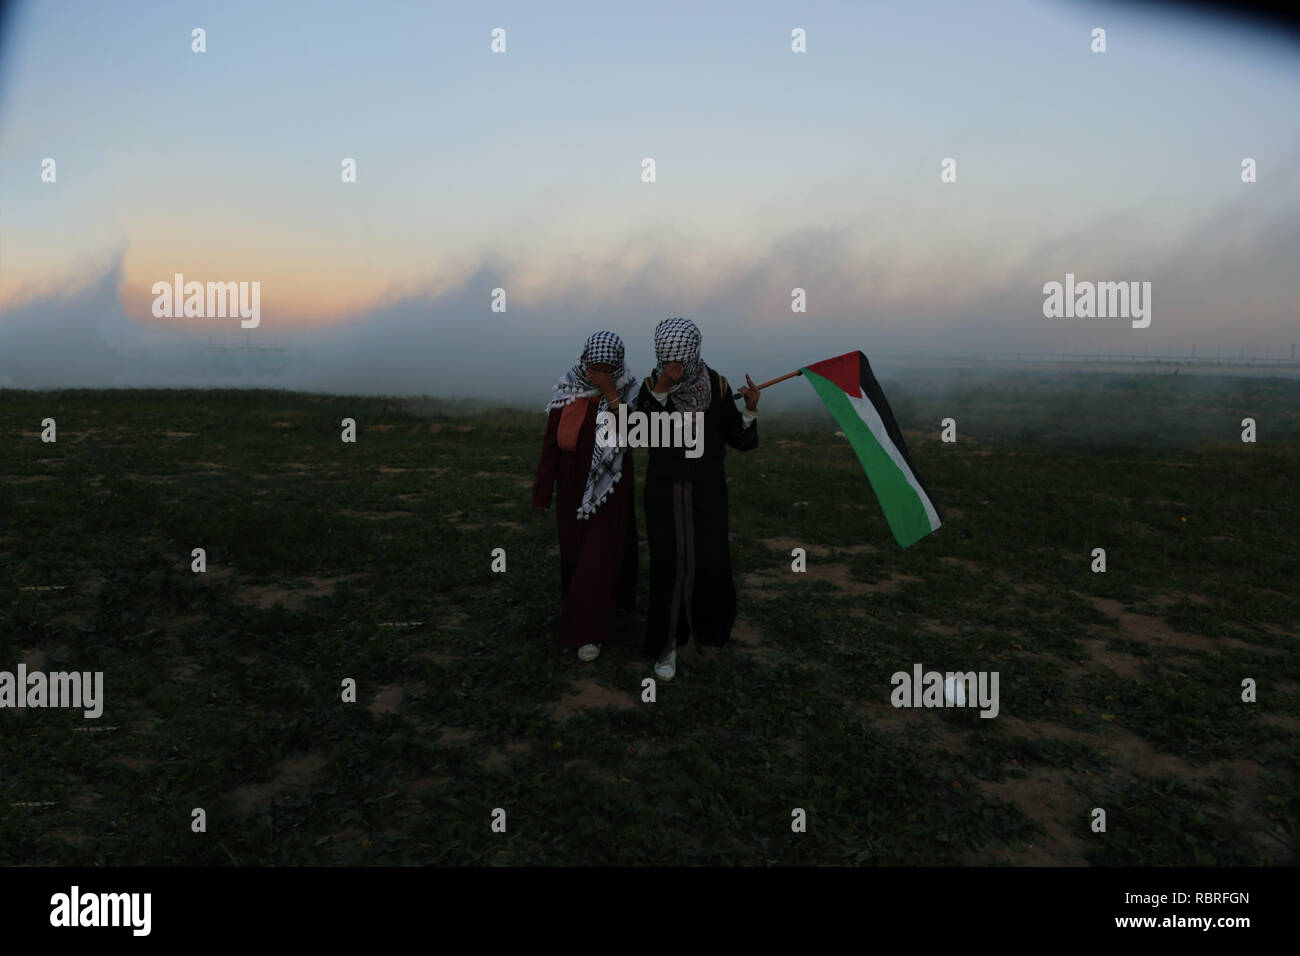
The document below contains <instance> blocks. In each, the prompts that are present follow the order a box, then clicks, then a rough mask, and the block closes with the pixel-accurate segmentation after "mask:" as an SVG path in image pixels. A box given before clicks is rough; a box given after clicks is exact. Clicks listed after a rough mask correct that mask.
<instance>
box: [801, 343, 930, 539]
mask: <svg viewBox="0 0 1300 956" xmlns="http://www.w3.org/2000/svg"><path fill="white" fill-rule="evenodd" d="M799 371H800V372H802V373H803V375H804V377H805V378H807V379H808V381H810V382H812V387H813V388H815V389H816V390H817V394H818V395H819V396H821V400H822V401H823V402H825V403H826V407H827V408H829V409H830V411H831V414H832V415H834V416H835V420H836V421H837V422H839V425H840V428H842V429H843V430H844V434H845V436H846V437H847V438H848V440H849V444H850V445H852V446H853V450H854V451H855V452H857V455H858V461H860V462H862V467H863V468H865V469H866V472H867V478H868V479H869V480H870V481H871V487H872V489H873V490H874V491H875V492H876V497H877V498H878V499H879V500H880V507H881V508H882V509H883V510H884V512H885V520H886V521H888V522H889V530H890V531H892V532H893V533H894V540H895V541H897V542H898V543H899V544H900V545H902V546H903V547H904V548H906V547H907V546H908V545H911V544H915V543H916V542H917V541H919V540H920V539H921V538H924V537H925V536H926V535H927V534H929V533H930V532H931V531H935V530H937V529H938V528H939V525H940V524H942V522H941V521H940V520H939V512H938V511H937V510H936V509H935V507H934V502H933V501H932V500H931V499H930V493H929V492H928V491H926V490H925V485H923V484H921V478H920V476H919V475H917V473H916V468H915V467H914V466H913V465H912V459H911V458H910V457H908V454H907V445H905V444H904V443H903V433H902V432H901V431H899V428H898V422H896V421H894V413H893V412H892V411H890V410H889V402H887V401H885V393H884V392H882V391H881V390H880V383H879V382H877V381H876V377H875V376H874V375H872V374H871V365H870V364H869V363H868V362H867V357H866V356H865V355H863V354H862V353H861V352H846V353H845V354H843V355H840V356H837V357H835V358H830V359H826V361H824V362H815V363H814V364H812V365H809V366H807V367H806V368H801V369H800V370H799Z"/></svg>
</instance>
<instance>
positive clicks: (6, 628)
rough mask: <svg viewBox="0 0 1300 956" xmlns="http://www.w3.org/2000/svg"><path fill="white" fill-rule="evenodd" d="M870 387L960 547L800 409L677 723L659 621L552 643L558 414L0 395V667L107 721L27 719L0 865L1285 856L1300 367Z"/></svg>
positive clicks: (0, 753) (778, 441) (12, 741)
mask: <svg viewBox="0 0 1300 956" xmlns="http://www.w3.org/2000/svg"><path fill="white" fill-rule="evenodd" d="M780 387H781V388H806V386H804V385H802V384H800V383H798V382H795V383H792V384H790V385H783V386H780ZM885 388H886V394H888V395H890V396H891V398H892V399H893V400H894V403H895V411H896V412H897V414H898V417H899V419H900V421H901V422H902V423H903V426H904V428H905V429H910V430H909V431H908V440H909V444H910V448H911V452H912V456H913V458H914V459H915V461H916V463H917V467H918V469H919V470H920V472H921V474H922V476H923V477H924V479H925V481H926V483H927V484H928V485H929V487H930V489H931V491H932V493H933V494H934V496H935V498H936V499H937V501H938V503H939V507H940V509H941V511H943V513H944V516H945V519H946V524H945V527H944V528H942V529H941V530H940V531H939V532H938V533H936V534H934V535H932V536H930V537H929V538H926V539H924V540H922V541H921V542H920V543H918V544H917V545H915V546H914V547H912V548H910V549H908V550H905V551H904V550H901V549H899V548H898V547H897V546H896V545H895V544H894V542H893V539H892V537H891V536H890V535H889V532H888V529H887V527H886V526H885V524H884V520H883V518H882V516H881V514H880V511H879V508H878V506H877V504H876V502H875V499H874V496H873V495H872V493H871V490H870V487H869V485H868V483H867V480H866V478H865V476H864V475H863V473H862V470H861V468H860V466H859V465H858V464H857V461H856V459H855V458H854V457H853V455H852V453H851V451H850V449H849V448H848V446H847V444H846V443H845V442H844V440H843V439H842V438H839V437H836V436H835V434H834V431H835V425H834V423H833V422H832V421H831V420H830V418H829V416H828V415H826V414H825V413H817V414H810V415H799V416H794V415H789V416H786V417H784V418H782V417H781V416H779V415H777V414H775V412H776V411H777V410H778V409H779V408H780V401H779V394H780V393H779V392H778V391H777V390H776V389H773V391H772V394H771V397H770V398H765V401H764V414H765V417H763V418H762V419H761V423H760V426H759V427H760V429H761V432H760V434H761V445H760V448H759V449H758V450H756V451H754V452H750V453H748V454H745V455H739V454H735V453H733V454H731V455H729V456H728V471H729V476H730V488H731V504H732V514H731V520H732V530H733V540H732V547H733V560H734V563H735V566H736V571H737V578H738V585H739V586H740V616H741V620H740V622H739V624H738V626H737V629H736V632H735V635H734V640H733V643H732V645H731V646H729V647H727V648H725V649H722V650H721V651H719V650H716V649H714V650H710V651H708V652H707V653H706V654H705V655H704V656H700V655H699V654H697V652H696V650H695V649H694V647H691V648H689V649H688V650H687V651H686V652H685V653H684V654H683V655H682V656H681V662H680V665H679V673H678V678H677V680H675V681H674V682H672V683H671V684H660V685H659V688H658V700H657V701H656V702H655V703H643V702H642V701H641V681H642V679H643V678H645V677H646V676H648V675H649V665H648V662H646V661H643V660H641V659H640V657H639V649H640V641H641V636H642V626H643V625H642V620H641V618H640V617H639V616H638V615H636V614H628V615H626V616H622V617H620V619H619V625H618V630H619V633H620V634H621V635H622V636H621V639H620V640H617V641H615V642H613V643H611V644H610V645H607V647H606V649H605V653H604V654H602V656H601V657H600V658H599V659H598V660H597V661H595V662H593V663H590V664H583V663H581V662H579V661H578V660H577V658H576V657H575V656H573V655H572V652H570V653H568V654H564V653H562V652H561V651H559V650H558V649H557V648H556V647H555V645H554V643H553V631H554V627H555V624H556V619H557V617H558V590H559V587H558V585H559V568H558V559H557V554H556V547H555V528H554V523H553V522H554V519H553V517H547V518H542V517H539V516H536V515H534V514H533V513H532V511H531V509H530V507H529V501H528V494H529V492H528V489H529V488H530V487H531V483H532V475H533V469H534V467H535V465H536V460H537V454H538V451H539V449H540V439H541V430H542V427H543V424H544V418H543V416H542V414H541V413H540V412H535V411H534V412H520V411H501V410H496V411H484V410H481V409H476V408H472V407H468V406H464V405H454V404H448V403H441V402H435V401H432V400H406V399H402V400H394V399H376V398H351V397H333V396H330V397H324V396H314V395H303V394H293V393H285V392H268V391H221V392H217V391H73V392H45V393H34V392H16V391H6V392H0V447H3V449H4V451H3V455H2V456H0V670H10V671H12V670H14V669H15V667H16V665H17V664H18V663H19V662H26V664H27V665H28V667H29V668H30V669H44V670H51V671H52V670H69V669H75V670H79V671H103V672H104V681H105V698H106V705H105V709H104V714H103V716H102V717H101V718H100V719H98V720H86V719H84V718H83V717H82V716H81V712H80V711H70V710H54V709H45V710H0V863H4V864H77V865H80V864H94V865H100V864H216V865H234V864H237V865H245V866H247V865H269V864H274V865H299V864H393V863H397V864H425V863H434V864H461V863H484V864H524V865H527V864H584V863H608V864H642V863H687V864H691V863H700V864H808V863H812V864H831V865H834V864H854V865H857V864H868V865H875V864H884V865H915V864H974V865H984V864H1011V865H1023V864H1066V865H1087V864H1092V865H1112V864H1137V865H1170V864H1199V865H1213V864H1219V865H1234V864H1235V865H1254V864H1283V863H1296V862H1297V861H1298V860H1300V824H1298V823H1297V821H1298V820H1300V786H1298V784H1297V776H1296V754H1297V752H1300V746H1298V744H1300V740H1298V736H1297V729H1298V728H1300V721H1298V719H1297V718H1300V659H1298V657H1297V653H1296V651H1297V635H1298V634H1300V588H1297V581H1300V545H1298V544H1297V535H1296V531H1297V528H1296V515H1297V511H1298V508H1300V487H1298V485H1297V482H1298V480H1300V416H1298V415H1297V410H1300V385H1298V384H1297V383H1294V382H1291V383H1288V382H1282V381H1275V380H1257V381H1240V382H1228V381H1222V380H1216V381H1214V382H1206V381H1190V380H1188V379H1187V378H1185V377H1184V378H1182V379H1181V380H1179V379H1177V378H1127V377H1113V376H1101V375H1096V376H1080V377H1068V378H1063V377H1060V376H1056V377H1053V378H1050V379H1049V378H1047V377H1043V376H1035V375H1022V376H1004V377H999V378H996V379H990V378H981V377H979V376H976V375H969V376H961V377H956V378H950V379H948V380H945V382H944V383H943V384H942V388H943V390H942V392H939V391H927V390H926V389H924V388H922V387H921V386H920V385H919V384H917V383H913V382H908V383H902V384H900V383H890V382H888V381H887V382H886V383H885ZM927 396H928V397H927ZM1247 415H1250V416H1252V417H1255V418H1256V420H1257V421H1258V423H1259V435H1260V437H1259V441H1258V442H1257V443H1256V444H1244V443H1242V442H1241V441H1240V437H1239V436H1240V431H1241V427H1240V421H1241V419H1242V418H1243V417H1245V416H1247ZM948 416H951V417H953V418H955V419H956V420H957V426H958V441H957V442H956V443H955V444H945V443H942V442H940V440H939V421H940V419H941V418H943V417H948ZM46 417H53V418H55V419H56V421H57V428H58V441H57V443H54V444H47V443H43V442H42V441H41V440H40V437H39V436H40V423H41V420H42V419H44V418H46ZM344 417H351V418H354V419H355V420H356V422H357V424H358V441H357V443H356V444H344V443H342V442H341V441H340V439H339V435H340V427H339V423H340V420H341V419H342V418H344ZM643 467H644V458H641V459H639V460H638V468H639V469H640V468H643ZM638 498H639V488H638ZM639 512H640V507H639V505H638V514H639ZM638 521H640V518H638ZM641 537H642V548H643V564H642V574H643V577H644V576H645V574H646V567H647V562H648V559H647V558H646V557H645V555H644V529H641ZM196 547H202V548H204V549H206V553H207V561H208V565H207V571H206V573H203V574H195V573H192V572H191V570H190V561H191V558H190V554H191V550H192V549H193V548H196ZM498 547H499V548H504V549H505V551H506V554H507V571H506V573H504V574H496V573H493V572H492V570H491V567H490V565H491V552H492V550H493V549H494V548H498ZM794 547H803V548H805V549H807V551H808V555H809V561H808V570H807V572H806V573H803V574H797V573H793V572H792V571H791V570H790V560H791V558H790V552H791V549H792V548H794ZM1095 547H1104V548H1105V549H1106V553H1107V564H1108V570H1107V572H1106V573H1104V574H1094V573H1092V572H1091V571H1090V567H1089V566H1090V561H1091V558H1090V555H1091V552H1092V549H1093V548H1095ZM645 590H646V589H645V586H644V581H643V587H642V592H641V594H642V598H641V599H642V602H643V603H644V596H645ZM399 625H400V626H399ZM915 663H921V664H923V665H924V667H925V669H927V670H928V669H931V668H934V669H938V670H988V671H997V672H999V674H1000V713H999V715H998V717H997V718H996V719H992V720H989V719H981V718H980V717H979V716H978V713H977V712H976V711H975V710H957V709H929V710H913V709H894V708H893V707H892V706H891V705H890V703H889V697H890V692H891V690H892V686H891V683H890V675H891V674H893V673H894V672H896V671H900V670H902V671H910V670H911V668H912V665H913V664H915ZM1247 677H1250V678H1253V679H1254V680H1255V681H1256V682H1257V685H1258V702H1256V703H1253V704H1252V703H1243V702H1242V700H1241V682H1242V680H1243V679H1244V678H1247ZM345 678H352V679H354V680H355V681H356V682H357V687H358V699H357V702H356V703H344V702H343V701H342V699H341V694H342V691H341V684H342V681H343V680H344V679H345ZM196 807H201V808H203V809H204V810H205V811H206V816H207V831H206V832H205V833H194V832H191V811H192V810H193V809H194V808H196ZM497 807H500V808H504V809H505V811H506V813H507V830H506V832H505V833H493V832H492V830H491V828H490V822H491V814H492V811H493V809H494V808H497ZM796 807H799V808H803V809H804V810H805V811H806V812H807V817H808V828H807V832H806V833H793V832H791V811H792V810H793V809H794V808H796ZM1095 807H1100V808H1103V809H1105V810H1106V813H1107V828H1106V832H1104V833H1095V832H1093V831H1092V830H1091V829H1090V827H1089V821H1090V816H1089V813H1090V811H1091V809H1092V808H1095Z"/></svg>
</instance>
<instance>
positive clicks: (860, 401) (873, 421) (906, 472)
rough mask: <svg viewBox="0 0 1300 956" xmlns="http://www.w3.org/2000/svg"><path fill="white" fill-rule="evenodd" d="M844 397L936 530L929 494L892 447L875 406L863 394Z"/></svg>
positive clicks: (935, 517)
mask: <svg viewBox="0 0 1300 956" xmlns="http://www.w3.org/2000/svg"><path fill="white" fill-rule="evenodd" d="M844 397H845V398H847V399H848V400H849V403H850V404H851V405H852V406H853V409H854V411H856V412H857V413H858V417H859V418H861V419H862V421H863V422H865V423H866V426H867V427H868V428H869V429H871V434H873V435H874V436H876V441H878V442H879V443H880V447H881V448H883V449H885V451H886V452H887V453H888V454H889V457H890V458H891V459H892V460H893V462H894V464H895V465H897V466H898V470H899V471H901V472H902V473H903V477H904V478H906V479H907V483H908V484H909V485H911V486H912V490H913V491H915V492H916V496H917V497H918V498H920V499H921V504H922V505H923V506H924V507H925V516H926V517H927V518H928V519H930V530H931V531H937V530H938V529H939V525H940V521H939V514H938V512H936V511H935V510H934V505H933V504H931V502H930V496H929V495H927V494H926V493H925V490H924V489H923V488H922V487H921V483H920V482H919V481H917V480H916V475H914V474H913V473H912V469H911V468H909V467H907V462H906V461H904V460H903V455H902V453H901V452H900V451H899V450H898V449H897V448H895V447H894V443H893V441H891V440H890V438H889V432H887V431H886V430H885V423H884V422H883V421H881V418H880V413H879V412H877V411H876V406H875V405H872V404H871V401H870V400H869V399H868V398H867V396H865V395H860V396H853V395H850V394H849V393H848V392H845V393H844Z"/></svg>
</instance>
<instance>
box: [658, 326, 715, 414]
mask: <svg viewBox="0 0 1300 956" xmlns="http://www.w3.org/2000/svg"><path fill="white" fill-rule="evenodd" d="M702 340H703V336H701V335H700V330H699V329H698V328H696V326H695V323H694V322H692V321H691V320H690V319H683V318H672V319H664V320H663V321H662V322H660V323H659V324H658V325H657V326H655V360H656V363H657V364H656V365H655V373H654V380H655V381H656V382H658V381H659V376H660V375H662V374H663V371H664V366H665V365H667V364H668V363H669V362H681V363H682V378H681V381H679V382H678V383H677V384H676V385H674V386H673V387H672V388H670V389H669V390H668V394H669V395H671V396H672V397H673V405H674V406H675V407H676V408H677V409H678V410H680V411H683V412H702V411H705V410H707V409H708V407H709V402H710V401H712V399H713V392H712V390H711V389H710V388H709V367H708V366H707V365H705V364H704V360H703V359H701V358H700V342H701V341H702Z"/></svg>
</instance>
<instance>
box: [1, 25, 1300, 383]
mask: <svg viewBox="0 0 1300 956" xmlns="http://www.w3.org/2000/svg"><path fill="white" fill-rule="evenodd" d="M1098 27H1100V28H1102V29H1104V30H1105V31H1106V50H1105V52H1101V53H1098V52H1093V49H1092V47H1093V45H1094V40H1093V35H1092V34H1093V30H1094V28H1098ZM195 28H202V29H203V30H204V31H205V38H204V39H205V42H206V51H205V52H202V53H199V52H194V51H193V49H192V43H193V39H192V31H193V30H194V29H195ZM495 28H501V29H503V30H504V31H505V51H504V52H500V53H496V52H493V50H492V42H493V40H492V31H493V30H494V29H495ZM795 29H801V30H803V31H804V32H805V36H806V52H799V53H796V52H794V51H793V50H792V48H791V47H792V42H793V41H792V31H793V30H795ZM0 57H2V59H0V386H5V385H19V386H24V387H46V386H60V387H66V386H78V385H84V386H100V385H110V384H120V385H151V384H160V385H173V384H193V385H196V386H200V385H214V384H216V385H219V384H250V385H252V384H257V385H263V384H271V385H282V386H284V387H290V388H307V389H312V390H323V391H343V392H366V393H376V392H379V393H426V394H435V395H464V396H470V397H502V396H506V397H510V398H511V399H518V400H521V401H532V400H534V399H535V400H536V401H538V402H543V403H544V401H545V400H546V398H547V397H548V394H549V388H548V386H549V384H550V383H551V382H552V381H554V380H555V379H556V378H557V377H558V376H559V375H560V374H562V373H563V371H564V370H565V369H566V368H567V367H568V366H569V365H570V364H571V363H572V361H573V359H574V357H575V356H576V355H577V353H578V352H579V351H580V349H581V346H582V342H583V340H584V339H585V338H586V336H587V335H588V334H590V333H591V332H592V331H595V330H597V329H609V330H611V331H614V332H617V333H619V334H620V335H622V336H623V338H624V340H625V342H626V343H627V348H628V361H629V364H630V365H631V367H632V368H633V370H634V371H637V372H639V373H642V374H644V373H645V372H648V371H649V369H650V367H651V366H652V365H653V350H652V333H653V329H654V325H655V324H656V323H657V322H658V321H659V320H660V319H662V318H665V317H668V316H673V315H684V316H689V317H691V318H693V319H694V320H695V321H696V322H697V324H699V325H700V327H701V329H702V331H703V335H704V357H705V360H706V361H709V362H710V364H713V365H714V366H715V367H717V368H719V369H720V370H721V371H722V372H723V373H724V374H727V375H728V376H729V377H731V378H732V379H735V380H740V379H742V378H743V375H744V374H745V373H746V372H750V373H751V374H753V375H754V376H755V378H756V380H762V379H764V378H768V377H774V376H776V375H778V374H782V373H784V372H786V371H790V370H791V369H793V368H796V367H798V366H800V365H803V364H807V363H809V362H813V361H816V360H819V359H822V358H826V357H829V356H831V355H836V354H840V353H842V352H846V351H851V350H856V349H861V350H863V351H865V352H866V353H867V354H868V355H869V356H870V355H875V354H881V355H887V354H890V353H894V352H900V351H923V352H983V351H1031V352H1039V351H1061V352H1074V353H1080V352H1088V353H1095V352H1121V353H1129V354H1142V353H1144V352H1145V353H1151V354H1156V353H1159V354H1183V353H1186V352H1188V351H1190V350H1191V349H1192V348H1193V347H1196V348H1197V349H1198V350H1199V352H1200V353H1201V354H1210V353H1212V352H1213V351H1214V350H1216V349H1217V350H1222V351H1224V352H1232V353H1234V354H1235V353H1237V352H1238V351H1239V350H1244V351H1245V352H1246V353H1247V354H1255V355H1265V354H1268V355H1273V356H1277V355H1283V354H1286V351H1287V350H1288V349H1289V347H1290V345H1291V344H1292V343H1293V342H1294V341H1296V340H1297V339H1300V334H1298V330H1300V307H1298V306H1297V302H1298V301H1300V296H1298V295H1297V293H1300V276H1298V275H1297V272H1298V270H1297V268H1296V266H1297V264H1298V263H1300V185H1298V180H1297V172H1300V69H1297V67H1298V66H1300V44H1297V42H1296V40H1295V38H1294V35H1285V34H1281V33H1277V32H1270V30H1269V28H1268V27H1266V26H1258V25H1253V24H1250V23H1241V22H1238V21H1235V20H1223V19H1219V18H1216V17H1213V16H1210V15H1208V14H1205V13H1199V12H1196V13H1192V12H1183V11H1180V10H1179V8H1177V7H1174V6H1169V5H1158V6H1150V5H1146V4H1138V5H1126V4H1122V3H1092V2H1089V3H1081V2H1069V0H1054V2H1047V0H1044V2H1021V0H1004V2H990V3H971V2H953V3H939V2H925V0H918V2H915V3H907V4H898V3H854V2H835V3H770V2H762V0H758V2H745V3H740V2H736V3H707V2H688V3H655V4H645V5H636V4H609V3H547V4H536V3H519V4H504V3H481V4H480V3H475V4H464V3H431V2H420V3H406V2H401V0H382V2H348V3H335V2H319V0H313V2H310V3H297V2H290V0H278V2H276V3H266V2H264V0H258V2H242V0H230V2H225V3H222V4H219V5H218V4H211V3H188V2H183V0H181V2H176V0H167V2H153V0H132V2H130V3H114V4H105V3H102V2H63V0H42V2H39V3H18V4H15V5H14V6H13V9H12V12H11V16H10V19H9V22H8V23H7V24H6V26H5V38H4V41H3V46H2V47H0ZM1246 157H1250V158H1252V159H1254V160H1255V164H1256V171H1257V172H1256V175H1257V181H1255V182H1253V183H1243V182H1242V177H1241V164H1242V160H1243V158H1246ZM646 158H652V159H653V160H654V162H655V181H654V182H644V181H643V172H642V161H643V160H644V159H646ZM946 158H952V159H954V160H955V161H956V181H955V182H943V181H941V175H940V174H941V163H942V162H943V160H945V159H946ZM46 159H53V160H54V161H55V181H54V182H45V181H43V179H42V177H43V172H44V169H45V165H44V164H45V160H46ZM345 159H352V160H355V163H356V181H355V182H344V181H342V176H341V171H342V165H343V162H344V160H345ZM177 273H180V274H182V275H183V276H184V277H185V279H186V280H187V281H199V282H207V281H220V282H227V281H233V282H248V283H252V282H257V283H259V288H260V316H259V318H260V322H259V324H258V326H257V327H256V328H250V329H241V328H240V322H239V319H238V318H233V317H217V316H204V317H188V318H187V317H183V316H182V317H174V318H173V317H166V318H161V319H160V318H156V317H155V316H154V315H153V304H154V298H155V295H154V292H153V288H154V283H156V282H159V281H164V282H168V283H170V282H171V281H172V278H173V276H174V275H175V274H177ZM1067 273H1070V274H1073V275H1075V276H1076V278H1077V279H1078V280H1093V281H1138V282H1150V283H1151V290H1152V292H1151V319H1152V321H1151V324H1150V326H1148V327H1147V328H1142V329H1137V328H1133V327H1132V324H1131V323H1130V322H1129V321H1127V320H1126V319H1123V318H1120V319H1114V318H1110V319H1101V318H1053V317H1047V316H1044V314H1043V302H1044V292H1043V286H1044V284H1045V283H1047V282H1052V281H1058V282H1062V281H1064V279H1065V276H1066V274H1067ZM795 288H801V289H804V290H805V296H806V311H805V312H794V311H792V309H791V302H792V290H793V289H795ZM494 289H504V290H505V311H504V312H499V311H493V310H492V303H493V290H494ZM498 302H499V298H498ZM209 341H211V342H213V343H216V344H228V343H243V344H250V345H270V346H277V347H286V348H289V349H290V350H291V351H290V352H287V353H283V354H284V355H285V356H286V359H285V361H286V362H287V364H284V363H281V364H283V367H278V368H277V369H276V370H275V371H274V372H273V373H268V372H265V371H259V370H258V369H257V368H253V367H244V368H237V369H235V370H234V371H232V366H231V361H232V360H231V359H230V356H229V354H228V353H220V354H219V353H216V352H212V351H210V350H203V349H198V348H196V347H195V344H196V343H208V342H209Z"/></svg>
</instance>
